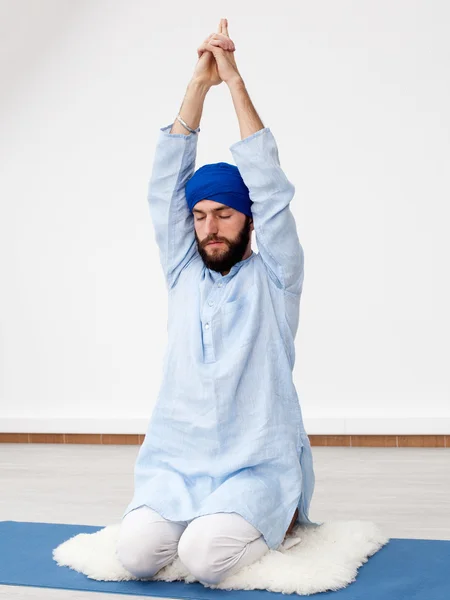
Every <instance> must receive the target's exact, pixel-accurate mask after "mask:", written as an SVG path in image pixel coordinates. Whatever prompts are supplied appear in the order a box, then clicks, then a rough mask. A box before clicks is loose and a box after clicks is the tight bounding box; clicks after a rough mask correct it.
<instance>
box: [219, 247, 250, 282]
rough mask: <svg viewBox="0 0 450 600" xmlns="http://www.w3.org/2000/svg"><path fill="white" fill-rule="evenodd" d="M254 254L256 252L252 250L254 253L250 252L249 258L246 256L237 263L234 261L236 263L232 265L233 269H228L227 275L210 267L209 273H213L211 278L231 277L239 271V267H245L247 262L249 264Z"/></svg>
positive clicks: (222, 278)
mask: <svg viewBox="0 0 450 600" xmlns="http://www.w3.org/2000/svg"><path fill="white" fill-rule="evenodd" d="M254 256H255V253H254V252H253V250H252V253H251V254H250V256H248V257H247V258H244V259H243V260H240V261H239V262H237V263H234V265H233V266H232V267H231V269H230V270H229V271H228V273H227V274H226V275H222V273H219V272H218V271H213V270H212V269H208V271H209V274H210V275H211V278H212V279H213V280H214V281H217V280H219V279H221V280H224V279H230V278H231V277H233V276H234V275H235V274H236V273H237V272H238V271H239V269H240V268H241V267H243V266H244V265H245V264H247V263H248V262H249V261H250V260H251V259H252V258H253V257H254Z"/></svg>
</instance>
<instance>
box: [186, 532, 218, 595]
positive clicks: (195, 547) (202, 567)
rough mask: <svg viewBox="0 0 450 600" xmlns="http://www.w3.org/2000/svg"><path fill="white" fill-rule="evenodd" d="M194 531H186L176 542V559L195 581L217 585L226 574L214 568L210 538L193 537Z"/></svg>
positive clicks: (205, 536)
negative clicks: (177, 558)
mask: <svg viewBox="0 0 450 600" xmlns="http://www.w3.org/2000/svg"><path fill="white" fill-rule="evenodd" d="M193 531H194V529H193V528H191V529H189V528H188V529H186V531H185V532H184V533H183V535H182V536H181V538H180V541H179V542H178V557H179V559H180V560H181V562H182V563H183V564H184V566H185V567H186V569H187V570H188V571H189V573H190V574H191V575H193V576H194V577H195V578H196V579H197V581H200V582H201V583H208V584H210V585H217V584H218V583H220V581H221V580H222V579H224V577H225V575H226V573H222V572H220V571H219V570H217V569H215V568H214V564H213V561H212V552H211V550H212V540H211V537H210V536H207V535H204V536H198V535H197V536H196V535H193Z"/></svg>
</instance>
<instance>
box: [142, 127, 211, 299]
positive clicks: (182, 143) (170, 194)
mask: <svg viewBox="0 0 450 600" xmlns="http://www.w3.org/2000/svg"><path fill="white" fill-rule="evenodd" d="M172 125H173V123H171V124H170V125H167V126H165V127H162V128H161V129H160V132H159V138H158V142H157V146H156V151H155V156H154V162H153V168H152V174H151V178H150V182H149V186H148V196H147V198H148V203H149V206H150V214H151V218H152V222H153V226H154V230H155V239H156V243H157V245H158V248H159V256H160V262H161V266H162V268H163V271H164V277H165V279H166V285H167V288H168V289H169V290H170V289H171V288H172V287H173V286H174V285H175V284H176V282H177V279H178V276H179V274H180V272H181V271H182V270H183V269H184V268H185V267H186V265H187V264H188V263H189V262H190V261H191V260H192V258H193V257H194V256H195V254H197V253H198V250H197V244H196V240H195V233H194V232H195V229H194V217H193V215H192V213H191V212H190V210H189V207H188V205H187V202H186V195H185V185H186V182H187V181H188V179H189V178H190V177H192V175H193V174H194V171H195V159H196V155H197V141H198V132H199V131H200V127H197V129H196V130H195V131H196V132H197V133H195V134H194V133H190V134H188V135H184V134H182V133H169V132H170V130H171V128H172Z"/></svg>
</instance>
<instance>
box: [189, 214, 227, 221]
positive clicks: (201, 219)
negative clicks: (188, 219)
mask: <svg viewBox="0 0 450 600" xmlns="http://www.w3.org/2000/svg"><path fill="white" fill-rule="evenodd" d="M230 216H231V215H230ZM204 218H205V217H197V218H196V219H195V220H196V221H203V219H204ZM229 218H230V217H219V219H229Z"/></svg>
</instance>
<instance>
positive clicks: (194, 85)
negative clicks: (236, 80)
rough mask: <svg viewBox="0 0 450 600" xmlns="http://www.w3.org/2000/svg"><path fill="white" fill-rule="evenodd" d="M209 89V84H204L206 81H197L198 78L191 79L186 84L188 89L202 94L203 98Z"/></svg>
mask: <svg viewBox="0 0 450 600" xmlns="http://www.w3.org/2000/svg"><path fill="white" fill-rule="evenodd" d="M210 87H211V86H210V85H209V83H206V81H203V80H202V79H198V78H195V79H191V81H190V82H189V84H188V88H189V89H192V90H194V91H195V92H198V93H200V94H203V95H204V96H206V94H207V93H208V91H209V89H210Z"/></svg>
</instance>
